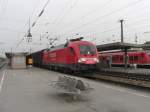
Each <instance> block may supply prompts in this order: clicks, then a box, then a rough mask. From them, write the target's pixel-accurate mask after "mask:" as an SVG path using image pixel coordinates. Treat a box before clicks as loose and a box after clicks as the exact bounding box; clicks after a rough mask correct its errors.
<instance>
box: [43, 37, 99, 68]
mask: <svg viewBox="0 0 150 112" xmlns="http://www.w3.org/2000/svg"><path fill="white" fill-rule="evenodd" d="M42 60H43V64H44V65H46V66H55V67H62V68H63V67H64V68H69V69H71V70H87V69H89V68H90V67H91V68H95V67H96V64H97V63H98V62H99V59H98V52H97V49H96V46H95V45H94V44H92V43H91V42H88V41H79V40H78V41H70V42H68V43H66V44H64V45H60V46H56V47H54V48H52V49H46V50H44V51H43V59H42Z"/></svg>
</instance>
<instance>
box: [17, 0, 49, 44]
mask: <svg viewBox="0 0 150 112" xmlns="http://www.w3.org/2000/svg"><path fill="white" fill-rule="evenodd" d="M49 2H50V0H47V2H46V3H45V5H44V6H43V8H42V10H41V11H40V13H39V14H38V17H37V19H36V20H35V21H34V22H33V23H32V25H31V27H29V29H30V30H31V28H32V27H34V26H35V25H36V22H37V20H38V19H39V18H40V17H41V16H42V14H43V13H44V10H45V8H46V6H47V5H48V3H49ZM33 11H35V10H33ZM32 15H33V12H32ZM26 25H28V21H27V23H26V24H25V26H26ZM29 29H28V30H27V33H28V31H29ZM25 35H26V34H25ZM23 40H24V37H23V38H22V39H21V40H20V41H19V42H18V44H17V46H16V47H18V46H19V45H20V44H21V43H22V41H23Z"/></svg>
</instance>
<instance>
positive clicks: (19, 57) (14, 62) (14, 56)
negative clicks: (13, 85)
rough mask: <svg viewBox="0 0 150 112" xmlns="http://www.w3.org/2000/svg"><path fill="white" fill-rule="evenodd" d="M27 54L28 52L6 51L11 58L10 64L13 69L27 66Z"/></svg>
mask: <svg viewBox="0 0 150 112" xmlns="http://www.w3.org/2000/svg"><path fill="white" fill-rule="evenodd" d="M26 55H27V53H6V56H7V58H8V59H9V65H10V67H11V68H12V69H23V68H26Z"/></svg>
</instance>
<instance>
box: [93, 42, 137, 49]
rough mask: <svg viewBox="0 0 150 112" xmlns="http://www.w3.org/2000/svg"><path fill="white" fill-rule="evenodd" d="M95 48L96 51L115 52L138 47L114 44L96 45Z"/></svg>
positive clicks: (127, 44) (128, 44) (119, 43)
mask: <svg viewBox="0 0 150 112" xmlns="http://www.w3.org/2000/svg"><path fill="white" fill-rule="evenodd" d="M96 47H97V50H98V51H107V50H117V49H130V48H139V47H140V45H137V44H130V43H121V42H115V43H109V44H102V45H97V46H96Z"/></svg>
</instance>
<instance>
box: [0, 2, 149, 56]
mask: <svg viewBox="0 0 150 112" xmlns="http://www.w3.org/2000/svg"><path fill="white" fill-rule="evenodd" d="M47 1H48V0H0V48H1V49H0V54H2V53H4V52H5V51H11V48H12V51H15V52H17V51H29V49H30V46H31V51H32V52H34V51H36V50H40V49H43V48H46V47H47V46H48V45H47V44H48V40H47V39H46V37H47V36H49V38H58V40H57V41H55V43H54V44H55V45H58V44H60V43H64V42H65V41H66V39H70V38H75V37H77V36H83V37H84V40H88V41H92V42H94V43H96V44H104V43H111V42H118V41H120V23H119V20H120V19H124V20H125V21H124V41H125V42H130V43H135V37H136V35H137V37H138V38H137V40H138V43H144V42H145V41H150V39H149V37H150V0H49V3H48V4H47V6H46V8H45V10H44V13H43V14H42V15H41V16H40V17H39V18H38V15H39V13H40V12H41V11H42V9H43V7H44V5H45V4H46V3H47ZM29 18H30V22H31V25H32V24H33V22H36V24H35V26H34V27H32V28H31V34H32V42H30V43H28V42H27V41H26V37H24V36H25V34H26V33H27V31H28V29H29V24H28V23H29ZM40 37H42V38H41V39H40Z"/></svg>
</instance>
